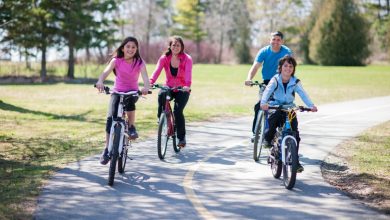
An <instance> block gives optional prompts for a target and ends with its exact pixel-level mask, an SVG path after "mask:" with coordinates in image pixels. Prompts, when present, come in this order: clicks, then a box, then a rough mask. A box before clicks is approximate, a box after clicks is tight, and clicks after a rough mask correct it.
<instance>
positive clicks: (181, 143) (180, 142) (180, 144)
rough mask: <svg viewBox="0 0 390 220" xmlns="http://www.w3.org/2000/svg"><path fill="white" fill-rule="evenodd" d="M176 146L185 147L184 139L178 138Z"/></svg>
mask: <svg viewBox="0 0 390 220" xmlns="http://www.w3.org/2000/svg"><path fill="white" fill-rule="evenodd" d="M177 146H178V147H181V148H183V147H185V146H186V139H185V138H183V139H182V140H179V143H178V144H177Z"/></svg>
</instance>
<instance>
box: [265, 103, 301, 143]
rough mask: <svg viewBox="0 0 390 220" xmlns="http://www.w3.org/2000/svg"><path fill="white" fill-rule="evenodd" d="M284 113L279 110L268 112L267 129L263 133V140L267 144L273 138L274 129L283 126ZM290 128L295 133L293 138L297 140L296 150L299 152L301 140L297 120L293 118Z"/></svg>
mask: <svg viewBox="0 0 390 220" xmlns="http://www.w3.org/2000/svg"><path fill="white" fill-rule="evenodd" d="M286 114H287V113H286V112H283V111H281V110H276V111H275V112H270V113H269V114H268V115H269V117H268V124H269V129H268V130H267V131H266V132H265V137H264V138H265V140H266V141H268V142H271V141H272V139H273V138H274V137H275V133H276V128H277V127H278V126H283V125H284V122H285V120H286ZM291 128H292V130H293V131H295V132H296V133H295V138H296V139H297V150H299V142H300V141H301V138H300V137H299V131H298V119H297V117H295V118H294V119H293V120H292V122H291Z"/></svg>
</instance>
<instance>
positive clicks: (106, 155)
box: [100, 148, 110, 165]
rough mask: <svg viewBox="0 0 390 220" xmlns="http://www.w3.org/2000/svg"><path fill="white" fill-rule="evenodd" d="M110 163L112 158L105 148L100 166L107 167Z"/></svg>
mask: <svg viewBox="0 0 390 220" xmlns="http://www.w3.org/2000/svg"><path fill="white" fill-rule="evenodd" d="M108 161H110V156H109V155H108V149H107V148H104V150H103V153H102V155H101V156H100V164H101V165H106V164H107V163H108Z"/></svg>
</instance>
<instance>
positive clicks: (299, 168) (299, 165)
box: [297, 162, 305, 173]
mask: <svg viewBox="0 0 390 220" xmlns="http://www.w3.org/2000/svg"><path fill="white" fill-rule="evenodd" d="M304 170H305V169H304V168H303V166H302V165H301V163H299V162H298V167H297V173H302V171H304Z"/></svg>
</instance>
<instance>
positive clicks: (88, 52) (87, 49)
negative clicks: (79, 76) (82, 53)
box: [85, 46, 91, 62]
mask: <svg viewBox="0 0 390 220" xmlns="http://www.w3.org/2000/svg"><path fill="white" fill-rule="evenodd" d="M85 50H86V53H87V62H89V61H91V52H90V51H89V47H88V46H87V48H85Z"/></svg>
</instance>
